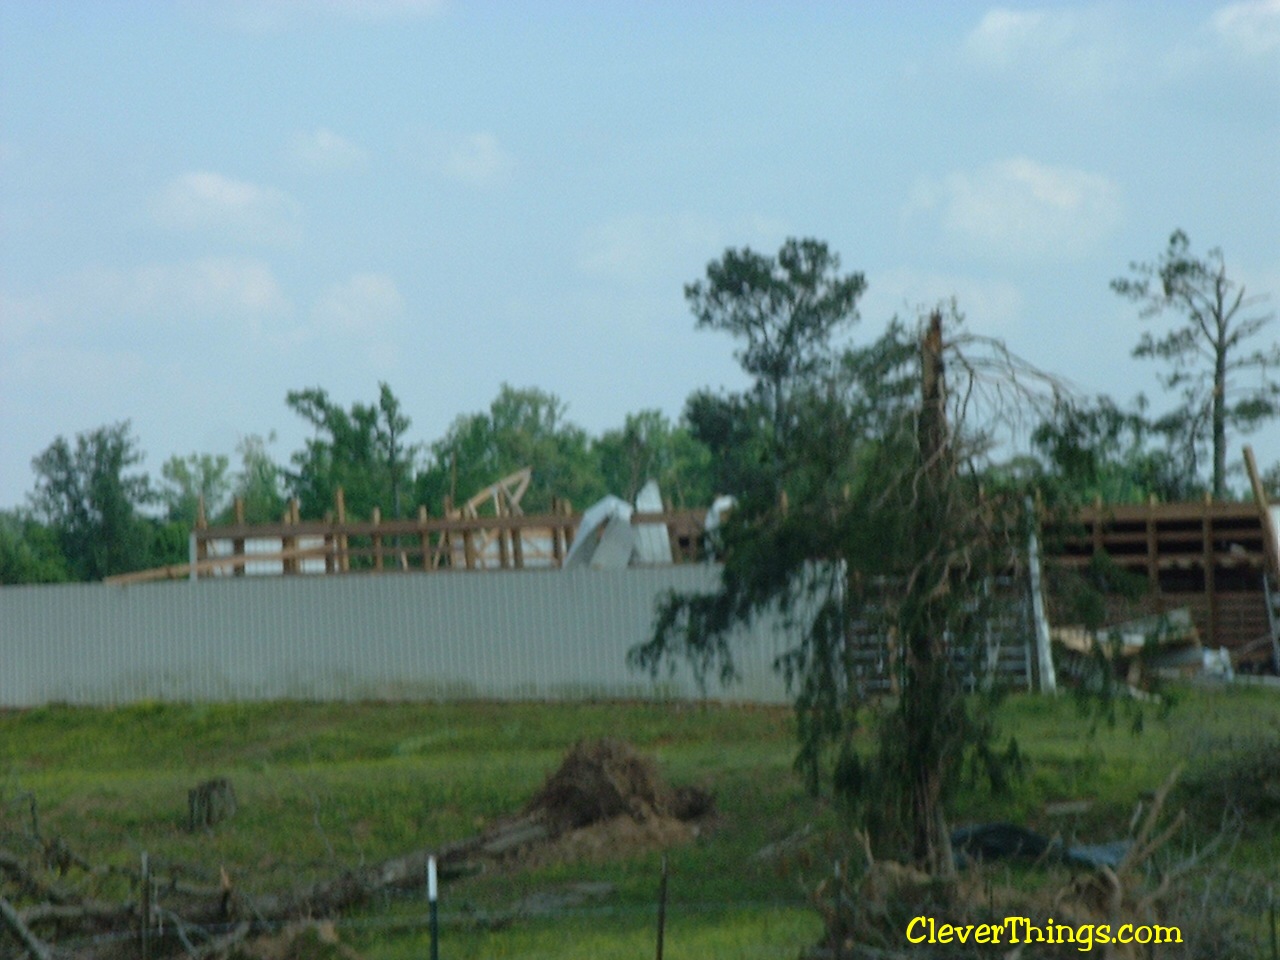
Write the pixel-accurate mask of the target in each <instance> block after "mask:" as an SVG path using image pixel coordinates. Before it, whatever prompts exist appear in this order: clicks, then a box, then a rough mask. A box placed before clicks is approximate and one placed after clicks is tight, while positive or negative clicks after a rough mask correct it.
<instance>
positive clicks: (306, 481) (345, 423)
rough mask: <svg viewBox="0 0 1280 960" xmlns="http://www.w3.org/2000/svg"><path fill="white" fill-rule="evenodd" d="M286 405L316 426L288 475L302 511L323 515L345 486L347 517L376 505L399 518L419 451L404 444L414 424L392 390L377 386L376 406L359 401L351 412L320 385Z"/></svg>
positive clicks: (290, 395)
mask: <svg viewBox="0 0 1280 960" xmlns="http://www.w3.org/2000/svg"><path fill="white" fill-rule="evenodd" d="M285 402H286V403H287V404H288V406H289V408H290V409H291V410H293V411H294V412H295V413H296V414H298V415H299V416H300V417H302V418H303V419H304V420H306V421H307V422H308V423H310V424H311V425H312V427H314V428H315V436H314V437H312V438H311V439H309V440H307V442H306V445H305V447H304V448H303V449H302V450H299V451H298V452H296V453H295V454H294V455H293V464H294V468H295V469H294V470H293V471H291V472H290V473H289V474H288V477H287V482H288V485H289V488H290V489H291V491H292V492H293V495H294V496H296V497H297V498H298V501H299V507H300V510H301V512H302V513H303V514H304V515H306V516H308V517H321V516H323V515H324V513H325V511H327V510H329V509H331V508H332V506H333V502H334V495H335V492H336V491H337V489H338V487H342V489H343V492H344V495H345V499H346V507H347V513H348V515H349V516H352V517H361V518H366V517H368V516H370V515H371V513H372V511H373V508H374V507H379V508H380V509H390V510H392V512H393V513H394V514H395V515H397V516H398V515H399V513H400V510H401V494H402V488H403V486H404V484H405V483H406V481H407V478H408V476H409V475H410V474H411V472H412V469H413V458H414V453H415V451H414V450H413V448H411V447H408V446H406V445H405V442H404V435H405V432H406V431H407V430H408V429H409V426H410V420H409V418H408V417H407V416H405V415H404V413H403V412H402V411H401V408H400V402H399V401H398V400H397V399H396V397H395V395H394V394H393V393H392V392H391V389H390V388H389V387H388V386H387V385H386V384H385V383H383V384H379V395H378V402H377V403H376V404H369V405H366V404H361V403H355V404H352V406H351V409H350V410H349V411H348V410H344V409H343V408H342V407H341V406H339V405H338V404H335V403H333V402H332V401H331V400H330V399H329V395H328V394H327V393H326V392H325V391H324V390H322V389H320V388H319V387H314V388H312V389H309V390H292V391H290V392H289V393H288V395H287V396H286V398H285Z"/></svg>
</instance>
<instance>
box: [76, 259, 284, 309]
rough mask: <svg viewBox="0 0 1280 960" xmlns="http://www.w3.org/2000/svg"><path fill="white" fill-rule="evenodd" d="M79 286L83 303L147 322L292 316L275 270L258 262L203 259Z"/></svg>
mask: <svg viewBox="0 0 1280 960" xmlns="http://www.w3.org/2000/svg"><path fill="white" fill-rule="evenodd" d="M78 286H79V291H78V294H77V296H78V298H80V299H82V300H96V301H97V302H99V303H104V304H105V305H106V308H107V309H108V310H109V311H112V312H119V313H129V314H134V315H138V316H144V317H166V316H171V317H175V319H176V318H177V317H180V316H184V315H185V316H190V315H195V316H199V317H208V318H219V317H240V318H246V317H247V318H255V317H264V316H270V315H277V314H285V313H288V312H289V310H290V305H289V301H288V300H287V299H286V297H285V296H284V294H283V292H282V291H281V289H280V285H279V284H278V283H277V282H276V278H275V276H274V274H272V272H271V268H270V267H268V266H267V265H266V264H265V263H263V262H261V261H258V260H245V259H237V258H219V257H205V258H203V259H200V260H192V261H187V262H183V263H172V264H162V263H153V264H147V265H145V266H142V267H138V268H136V269H133V270H128V271H115V270H93V271H89V272H86V273H85V274H84V275H83V276H82V278H81V280H80V283H79V284H78Z"/></svg>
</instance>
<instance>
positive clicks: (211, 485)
mask: <svg viewBox="0 0 1280 960" xmlns="http://www.w3.org/2000/svg"><path fill="white" fill-rule="evenodd" d="M230 467H231V460H230V458H229V457H227V456H225V455H224V454H213V453H190V454H188V455H187V456H185V457H179V456H177V455H174V456H172V457H170V458H169V459H168V460H166V461H165V462H164V463H163V464H162V465H161V467H160V475H161V477H163V479H164V482H163V485H162V486H161V489H160V499H161V501H162V502H163V503H164V506H165V513H166V515H167V516H168V518H169V519H170V520H177V521H184V522H186V523H188V524H191V523H194V522H195V520H196V516H197V514H198V512H199V508H200V504H201V502H203V503H204V514H205V517H206V518H210V519H211V518H213V517H216V516H217V515H218V514H219V513H221V512H222V511H223V510H224V509H225V508H226V506H227V498H228V496H229V495H230V493H231V489H232V478H231V477H230V475H229V473H228V471H229V469H230Z"/></svg>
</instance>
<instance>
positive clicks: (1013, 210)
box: [908, 157, 1123, 259]
mask: <svg viewBox="0 0 1280 960" xmlns="http://www.w3.org/2000/svg"><path fill="white" fill-rule="evenodd" d="M908 213H910V214H918V213H925V214H935V215H936V216H937V217H938V218H939V221H940V223H941V225H942V227H943V228H944V229H945V230H946V231H947V232H948V233H950V234H951V235H953V236H954V237H956V238H957V239H959V240H962V241H963V242H964V243H965V244H966V246H967V247H968V248H969V249H971V250H973V252H975V253H980V254H982V253H985V254H988V255H994V256H997V257H1001V258H1016V259H1021V258H1025V257H1042V256H1048V257H1053V258H1062V257H1074V256H1079V255H1080V254H1083V253H1086V252H1087V251H1088V250H1089V248H1090V246H1091V245H1092V244H1094V243H1096V242H1097V241H1098V240H1100V239H1101V238H1102V237H1104V236H1106V235H1107V234H1108V233H1110V232H1111V231H1112V230H1114V229H1115V228H1116V227H1117V226H1119V224H1120V222H1121V219H1122V216H1123V204H1122V200H1121V191H1120V187H1119V186H1118V185H1117V184H1116V183H1115V181H1113V180H1111V179H1109V178H1107V177H1105V176H1102V175H1101V174H1096V173H1089V172H1087V171H1084V170H1074V169H1071V168H1068V167H1051V166H1047V165H1045V164H1041V163H1037V162H1036V161H1034V160H1030V159H1027V158H1026V157H1013V158H1011V159H1007V160H1001V161H998V162H996V163H993V164H991V165H989V166H987V167H984V168H982V169H980V170H977V171H973V172H954V173H951V174H948V175H947V176H946V177H945V178H943V179H942V180H941V181H935V180H927V179H926V180H922V181H920V182H919V183H918V184H917V185H916V188H915V189H914V191H913V193H912V197H911V200H910V202H909V204H908Z"/></svg>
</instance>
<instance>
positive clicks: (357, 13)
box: [191, 0, 448, 33]
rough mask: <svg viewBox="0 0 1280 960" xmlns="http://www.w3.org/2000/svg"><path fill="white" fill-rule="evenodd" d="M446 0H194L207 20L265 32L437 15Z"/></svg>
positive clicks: (196, 9) (194, 5) (195, 6)
mask: <svg viewBox="0 0 1280 960" xmlns="http://www.w3.org/2000/svg"><path fill="white" fill-rule="evenodd" d="M447 6H448V4H447V3H446V0H195V2H194V3H192V4H191V7H192V9H193V10H194V11H195V12H196V13H197V14H198V15H200V16H202V17H203V18H205V19H207V20H211V21H213V22H215V23H218V24H221V25H223V26H226V27H230V28H232V29H234V30H244V31H248V32H250V33H265V32H271V31H275V30H285V29H289V28H291V27H299V26H308V25H311V24H314V23H323V22H325V21H347V22H356V23H394V22H404V21H409V20H419V19H425V18H432V17H437V16H439V15H440V14H441V13H443V12H444V11H445V9H446V8H447Z"/></svg>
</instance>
